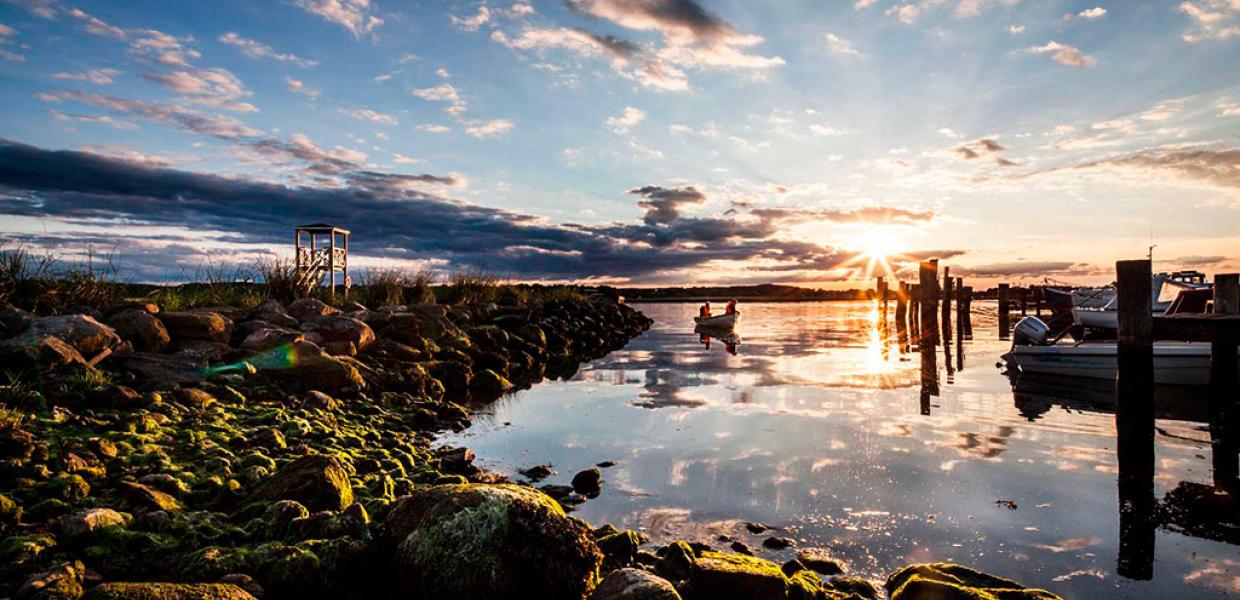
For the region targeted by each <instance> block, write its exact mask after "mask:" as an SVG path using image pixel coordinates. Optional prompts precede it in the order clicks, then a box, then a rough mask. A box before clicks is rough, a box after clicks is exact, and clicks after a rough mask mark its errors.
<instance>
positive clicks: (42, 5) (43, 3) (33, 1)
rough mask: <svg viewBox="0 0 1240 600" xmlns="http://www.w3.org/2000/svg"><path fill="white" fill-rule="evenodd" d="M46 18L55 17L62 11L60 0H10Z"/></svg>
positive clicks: (11, 2)
mask: <svg viewBox="0 0 1240 600" xmlns="http://www.w3.org/2000/svg"><path fill="white" fill-rule="evenodd" d="M8 1H9V3H10V4H16V5H18V6H21V7H22V8H24V9H26V10H28V11H30V13H31V14H34V15H36V16H39V17H42V18H44V19H54V18H56V14H57V13H58V12H60V6H59V0H8Z"/></svg>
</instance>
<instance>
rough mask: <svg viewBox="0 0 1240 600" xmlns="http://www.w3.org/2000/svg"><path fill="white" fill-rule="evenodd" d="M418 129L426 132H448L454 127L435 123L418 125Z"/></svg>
mask: <svg viewBox="0 0 1240 600" xmlns="http://www.w3.org/2000/svg"><path fill="white" fill-rule="evenodd" d="M417 129H418V131H425V132H426V133H448V132H450V131H452V128H451V127H448V126H447V125H435V124H425V125H418V127H417Z"/></svg>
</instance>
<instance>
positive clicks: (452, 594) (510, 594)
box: [382, 484, 602, 600]
mask: <svg viewBox="0 0 1240 600" xmlns="http://www.w3.org/2000/svg"><path fill="white" fill-rule="evenodd" d="M589 534H590V531H589V529H588V528H587V527H586V526H585V525H583V524H581V523H580V522H578V521H576V520H573V519H569V518H568V517H567V516H566V515H565V514H564V510H563V509H562V508H561V507H560V505H559V504H557V503H556V502H555V500H552V499H551V498H550V497H549V496H547V495H545V494H543V493H542V492H539V491H538V490H535V489H532V488H527V487H523V486H518V485H512V484H494V485H490V484H461V485H444V486H434V487H429V488H424V489H421V490H416V491H414V493H413V494H411V495H409V496H406V497H404V498H401V499H400V500H398V501H397V503H396V504H395V505H394V506H393V507H392V509H391V511H390V512H389V514H388V516H387V519H386V521H385V522H384V529H383V534H382V535H383V538H384V539H385V541H386V542H387V544H388V546H389V548H391V549H392V550H393V551H394V552H395V561H394V562H395V567H396V569H397V572H398V573H399V575H398V577H399V582H398V586H399V589H400V591H401V592H402V593H405V594H408V595H409V596H411V597H425V598H458V599H462V600H467V599H472V598H478V599H481V598H533V597H537V598H542V599H548V600H554V599H561V598H564V599H567V598H571V599H575V600H579V599H581V598H584V597H585V596H586V595H587V594H588V593H589V592H590V590H591V589H593V588H594V586H595V584H596V583H597V580H598V568H599V564H600V563H601V562H602V555H601V553H600V552H599V550H598V547H597V546H595V544H594V542H593V541H592V540H591V539H590V535H589Z"/></svg>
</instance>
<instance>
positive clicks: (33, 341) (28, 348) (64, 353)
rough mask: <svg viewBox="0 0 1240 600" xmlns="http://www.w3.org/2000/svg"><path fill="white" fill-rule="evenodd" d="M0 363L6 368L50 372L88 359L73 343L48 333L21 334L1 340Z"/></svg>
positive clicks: (83, 362)
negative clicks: (83, 356)
mask: <svg viewBox="0 0 1240 600" xmlns="http://www.w3.org/2000/svg"><path fill="white" fill-rule="evenodd" d="M0 364H3V365H5V367H6V368H13V369H23V370H33V371H40V372H44V373H50V372H52V371H55V370H56V369H59V368H61V367H66V366H69V365H84V364H86V360H85V359H84V358H82V354H81V353H80V352H78V351H77V349H75V348H74V347H73V346H72V345H71V344H68V343H66V342H65V341H64V340H61V339H60V338H58V337H56V336H54V335H47V334H35V335H19V336H17V337H12V338H9V339H7V340H0Z"/></svg>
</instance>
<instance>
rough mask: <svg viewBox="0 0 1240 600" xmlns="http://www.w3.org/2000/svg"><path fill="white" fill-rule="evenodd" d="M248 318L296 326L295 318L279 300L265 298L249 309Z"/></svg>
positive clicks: (282, 325) (285, 325)
mask: <svg viewBox="0 0 1240 600" xmlns="http://www.w3.org/2000/svg"><path fill="white" fill-rule="evenodd" d="M250 318H251V319H257V320H260V321H266V322H268V323H271V324H272V325H275V326H277V327H288V328H290V329H291V328H293V327H297V319H296V318H294V317H293V315H290V314H289V313H288V311H287V310H286V309H285V308H284V305H283V304H280V301H279V300H267V301H264V302H263V303H261V304H259V305H258V306H255V307H254V308H253V309H252V310H251V311H250Z"/></svg>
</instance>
